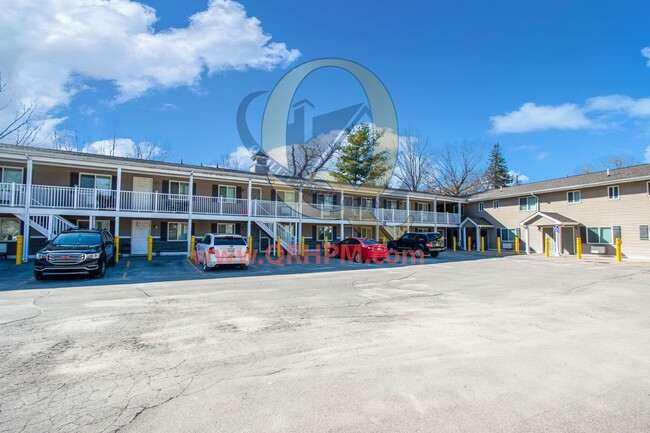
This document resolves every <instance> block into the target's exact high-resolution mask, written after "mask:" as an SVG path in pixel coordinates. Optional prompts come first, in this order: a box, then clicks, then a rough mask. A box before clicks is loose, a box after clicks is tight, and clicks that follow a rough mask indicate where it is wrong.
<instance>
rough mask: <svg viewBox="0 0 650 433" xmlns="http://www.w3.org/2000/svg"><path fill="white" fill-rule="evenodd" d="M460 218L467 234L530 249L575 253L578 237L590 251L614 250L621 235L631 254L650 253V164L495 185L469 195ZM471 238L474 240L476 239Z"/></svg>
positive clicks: (493, 244)
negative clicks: (507, 185)
mask: <svg viewBox="0 0 650 433" xmlns="http://www.w3.org/2000/svg"><path fill="white" fill-rule="evenodd" d="M466 207H467V209H466V213H467V217H466V218H464V220H463V221H462V223H461V233H462V237H463V242H464V244H465V243H466V242H467V238H469V237H471V238H472V239H477V237H485V239H486V248H491V249H495V248H496V242H497V237H500V238H501V240H502V242H503V243H504V246H505V247H506V248H513V245H514V239H515V237H519V238H520V239H521V244H520V248H521V250H522V251H525V252H528V253H541V252H544V246H545V243H546V239H548V240H549V253H550V254H558V255H559V254H575V250H576V239H577V238H578V237H579V238H580V239H581V242H582V251H583V253H587V254H609V255H611V254H615V239H616V238H621V240H622V251H623V254H624V255H625V256H627V257H639V258H650V240H648V225H650V164H642V165H637V166H633V167H625V168H619V169H611V170H605V171H600V172H596V173H589V174H583V175H578V176H568V177H564V178H558V179H552V180H547V181H542V182H533V183H528V184H524V185H520V186H513V187H508V188H502V189H496V190H492V191H487V192H484V193H480V194H476V195H473V196H471V197H467V202H466ZM472 243H474V241H473V240H472Z"/></svg>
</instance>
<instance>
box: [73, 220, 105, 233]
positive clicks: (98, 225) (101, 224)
mask: <svg viewBox="0 0 650 433" xmlns="http://www.w3.org/2000/svg"><path fill="white" fill-rule="evenodd" d="M77 227H78V228H80V229H89V228H90V220H77ZM93 228H95V229H98V230H101V229H105V230H110V229H111V222H110V221H109V220H98V219H96V220H95V227H93Z"/></svg>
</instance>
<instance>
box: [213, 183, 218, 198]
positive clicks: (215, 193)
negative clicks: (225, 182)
mask: <svg viewBox="0 0 650 433" xmlns="http://www.w3.org/2000/svg"><path fill="white" fill-rule="evenodd" d="M212 197H219V185H212Z"/></svg>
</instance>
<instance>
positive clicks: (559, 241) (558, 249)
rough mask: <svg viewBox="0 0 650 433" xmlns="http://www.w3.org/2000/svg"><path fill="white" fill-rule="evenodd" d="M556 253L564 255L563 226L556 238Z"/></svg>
mask: <svg viewBox="0 0 650 433" xmlns="http://www.w3.org/2000/svg"><path fill="white" fill-rule="evenodd" d="M555 255H556V256H561V255H562V226H560V230H559V231H558V232H557V236H556V239H555Z"/></svg>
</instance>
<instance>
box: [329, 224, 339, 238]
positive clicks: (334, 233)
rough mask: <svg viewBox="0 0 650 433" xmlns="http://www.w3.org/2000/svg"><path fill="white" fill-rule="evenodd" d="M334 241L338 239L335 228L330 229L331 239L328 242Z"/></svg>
mask: <svg viewBox="0 0 650 433" xmlns="http://www.w3.org/2000/svg"><path fill="white" fill-rule="evenodd" d="M334 239H338V236H337V235H336V226H333V227H332V239H330V240H331V241H333V240H334Z"/></svg>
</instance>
